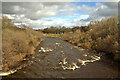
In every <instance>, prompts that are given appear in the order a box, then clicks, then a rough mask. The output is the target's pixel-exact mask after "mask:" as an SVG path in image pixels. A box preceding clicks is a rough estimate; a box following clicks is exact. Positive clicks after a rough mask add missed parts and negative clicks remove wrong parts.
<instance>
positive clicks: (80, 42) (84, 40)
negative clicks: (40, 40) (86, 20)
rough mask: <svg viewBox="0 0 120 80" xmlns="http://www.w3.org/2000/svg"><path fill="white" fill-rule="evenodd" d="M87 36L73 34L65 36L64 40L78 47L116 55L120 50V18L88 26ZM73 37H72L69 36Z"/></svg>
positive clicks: (114, 17)
mask: <svg viewBox="0 0 120 80" xmlns="http://www.w3.org/2000/svg"><path fill="white" fill-rule="evenodd" d="M88 28H89V29H88V31H87V32H86V33H85V34H82V33H81V32H80V33H72V34H64V36H63V38H64V39H65V40H68V41H70V42H72V43H74V44H77V46H80V47H84V48H87V49H93V50H96V51H102V52H106V53H112V54H116V53H118V52H119V50H118V45H119V44H118V17H116V16H113V17H111V18H109V19H106V20H105V19H104V20H101V21H95V22H94V24H90V25H88ZM69 35H72V36H69Z"/></svg>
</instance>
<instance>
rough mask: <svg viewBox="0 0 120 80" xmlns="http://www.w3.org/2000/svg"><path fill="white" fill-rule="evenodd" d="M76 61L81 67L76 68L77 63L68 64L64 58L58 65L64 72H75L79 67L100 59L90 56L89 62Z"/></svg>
mask: <svg viewBox="0 0 120 80" xmlns="http://www.w3.org/2000/svg"><path fill="white" fill-rule="evenodd" d="M77 60H78V62H79V63H80V64H81V65H79V66H78V65H77V62H72V63H71V64H68V62H67V57H65V58H64V59H63V60H62V61H61V62H60V63H59V64H61V66H62V68H63V69H64V70H75V69H78V68H80V67H81V66H84V65H86V64H87V63H89V62H95V61H98V60H100V57H98V56H91V59H90V60H81V59H77Z"/></svg>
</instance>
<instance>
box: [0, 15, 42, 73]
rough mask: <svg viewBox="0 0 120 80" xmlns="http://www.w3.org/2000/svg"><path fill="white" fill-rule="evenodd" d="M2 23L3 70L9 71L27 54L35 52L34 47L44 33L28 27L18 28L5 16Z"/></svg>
mask: <svg viewBox="0 0 120 80" xmlns="http://www.w3.org/2000/svg"><path fill="white" fill-rule="evenodd" d="M2 23H3V24H2V58H3V71H8V70H9V68H12V67H14V66H16V65H17V64H18V63H19V62H20V61H22V60H23V59H24V58H25V57H26V56H27V55H31V54H34V49H35V48H36V47H37V46H38V44H39V43H40V42H41V36H42V33H41V32H37V31H34V30H33V29H32V28H28V27H25V28H17V27H16V26H15V25H14V23H13V22H12V21H11V20H10V19H8V18H7V17H4V16H3V19H2Z"/></svg>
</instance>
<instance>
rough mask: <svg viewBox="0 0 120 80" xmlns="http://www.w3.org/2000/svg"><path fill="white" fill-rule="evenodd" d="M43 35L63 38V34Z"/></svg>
mask: <svg viewBox="0 0 120 80" xmlns="http://www.w3.org/2000/svg"><path fill="white" fill-rule="evenodd" d="M43 36H47V37H58V38H61V37H62V36H63V34H43Z"/></svg>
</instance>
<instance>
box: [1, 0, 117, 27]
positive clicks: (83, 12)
mask: <svg viewBox="0 0 120 80" xmlns="http://www.w3.org/2000/svg"><path fill="white" fill-rule="evenodd" d="M89 4H91V3H89ZM2 9H3V14H4V15H6V16H8V17H9V18H10V19H12V20H13V22H14V23H15V24H16V25H20V24H21V23H22V24H26V25H28V26H30V27H32V28H36V29H38V28H46V27H50V26H66V27H72V26H82V25H88V24H89V22H90V21H93V20H101V19H102V18H108V17H110V16H112V15H115V14H117V13H118V5H117V3H116V2H112V3H111V2H104V3H99V2H97V3H96V4H95V5H94V6H90V5H87V4H82V5H81V4H76V3H69V2H53V3H52V2H39V3H37V2H32V3H31V2H22V3H20V2H11V3H9V2H3V6H2ZM63 16H65V17H63ZM52 17H55V18H53V19H52Z"/></svg>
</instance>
